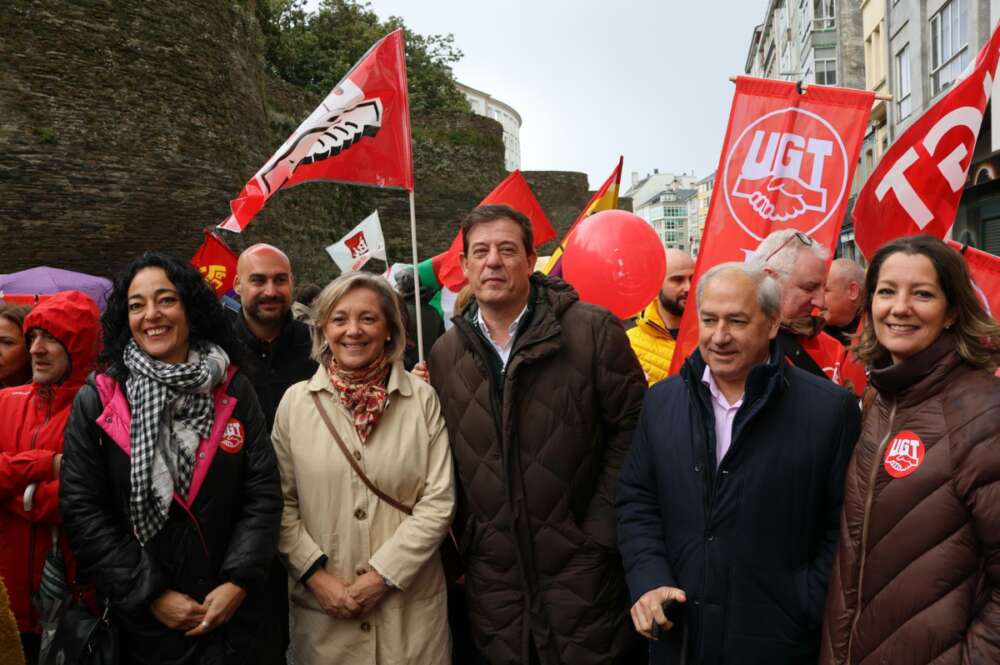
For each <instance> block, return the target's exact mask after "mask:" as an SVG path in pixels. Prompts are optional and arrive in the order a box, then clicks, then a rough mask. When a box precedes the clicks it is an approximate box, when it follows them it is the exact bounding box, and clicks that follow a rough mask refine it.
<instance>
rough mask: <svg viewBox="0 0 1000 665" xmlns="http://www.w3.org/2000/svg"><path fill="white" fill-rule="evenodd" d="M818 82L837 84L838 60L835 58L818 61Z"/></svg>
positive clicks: (820, 83) (821, 83)
mask: <svg viewBox="0 0 1000 665" xmlns="http://www.w3.org/2000/svg"><path fill="white" fill-rule="evenodd" d="M816 83H818V84H819V85H837V60H836V59H835V58H830V59H827V60H817V61H816Z"/></svg>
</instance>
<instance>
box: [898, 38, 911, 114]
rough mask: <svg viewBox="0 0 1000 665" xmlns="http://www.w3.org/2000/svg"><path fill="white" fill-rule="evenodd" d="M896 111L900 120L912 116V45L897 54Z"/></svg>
mask: <svg viewBox="0 0 1000 665" xmlns="http://www.w3.org/2000/svg"><path fill="white" fill-rule="evenodd" d="M895 97H896V111H897V112H898V116H899V118H898V120H904V119H906V118H909V117H910V112H911V111H912V110H913V109H912V107H911V102H912V100H911V99H910V45H909V44H907V45H906V46H904V47H903V48H902V49H901V50H900V52H899V53H897V54H896V93H895Z"/></svg>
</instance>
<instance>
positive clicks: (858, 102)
mask: <svg viewBox="0 0 1000 665" xmlns="http://www.w3.org/2000/svg"><path fill="white" fill-rule="evenodd" d="M874 98H875V93H873V92H869V91H865V90H849V89H846V88H834V87H830V86H822V85H810V86H809V87H808V89H807V90H806V91H805V92H804V93H803V92H800V90H799V88H798V87H797V86H796V84H795V83H791V82H788V81H774V80H767V79H756V78H748V77H744V76H741V77H739V78H737V79H736V94H735V96H734V97H733V106H732V110H731V111H730V114H729V128H728V129H727V130H726V139H725V142H724V143H723V147H722V155H721V156H720V157H719V168H718V170H717V171H716V176H715V186H714V188H713V191H712V200H711V202H710V203H709V207H708V217H707V218H706V219H705V232H704V234H703V235H702V239H701V250H700V251H699V252H698V262H697V264H696V266H695V273H694V278H693V280H692V281H693V283H692V285H691V292H692V293H696V283H697V280H698V278H699V277H700V276H701V275H702V274H704V272H705V271H706V270H708V269H709V268H711V267H712V266H715V265H718V264H720V263H725V262H727V261H745V260H746V259H747V258H748V257H750V256H752V255H753V253H754V252H755V251H756V250H757V246H758V245H759V244H760V242H761V241H762V240H763V239H764V238H766V237H767V236H768V235H769V234H771V233H772V232H773V231H780V230H783V229H794V230H796V231H801V232H803V233H805V234H807V235H809V236H810V237H811V238H812V240H813V241H815V242H817V243H819V244H821V245H825V246H827V247H830V248H831V249H832V248H833V247H836V244H837V239H838V236H839V234H840V226H841V221H842V218H843V214H844V207H845V206H846V204H847V199H848V196H849V195H850V189H851V180H852V179H853V176H854V168H855V166H856V164H857V161H858V151H859V150H860V149H861V140H862V138H863V137H864V131H865V126H866V123H867V121H868V115H869V113H871V107H872V101H873V100H874ZM697 344H698V316H697V311H696V308H695V307H688V308H686V309H685V311H684V317H683V319H682V320H681V329H680V332H679V333H678V336H677V348H676V349H675V351H674V359H673V362H672V365H671V373H674V372H677V371H678V370H679V369H680V367H681V364H682V363H683V362H684V359H685V358H687V356H688V355H690V353H691V352H692V351H693V350H694V348H695V347H696V346H697Z"/></svg>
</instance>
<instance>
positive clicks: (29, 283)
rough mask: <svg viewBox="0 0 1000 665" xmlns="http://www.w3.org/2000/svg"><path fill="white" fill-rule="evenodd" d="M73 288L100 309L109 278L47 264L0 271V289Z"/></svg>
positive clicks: (46, 291) (41, 291) (31, 292)
mask: <svg viewBox="0 0 1000 665" xmlns="http://www.w3.org/2000/svg"><path fill="white" fill-rule="evenodd" d="M74 290H75V291H83V292H84V293H86V294H87V295H88V296H90V297H91V298H93V299H94V302H96V303H97V306H98V307H99V308H100V310H101V311H102V312H103V311H104V305H105V304H106V303H107V300H108V294H109V293H110V292H111V280H109V279H106V278H104V277H97V276H95V275H87V274H85V273H82V272H72V271H70V270H60V269H59V268H49V267H48V266H38V267H37V268H28V269H27V270H22V271H20V272H12V273H10V274H9V275H0V291H6V292H7V293H17V294H25V295H34V294H51V293H59V292H60V291H74Z"/></svg>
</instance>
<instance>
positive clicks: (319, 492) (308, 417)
mask: <svg viewBox="0 0 1000 665" xmlns="http://www.w3.org/2000/svg"><path fill="white" fill-rule="evenodd" d="M313 320H314V321H315V322H316V327H315V329H314V333H313V356H314V358H315V359H316V360H317V361H318V362H319V364H320V367H319V369H318V370H317V372H316V374H315V375H314V376H313V378H312V379H310V380H309V381H303V382H301V383H298V384H296V385H294V386H292V387H291V388H290V389H289V390H288V391H287V392H286V393H285V396H284V398H283V399H282V400H281V404H280V406H279V407H278V412H277V416H276V418H275V423H274V430H273V432H272V441H273V443H274V447H275V450H276V452H277V456H278V467H279V469H280V471H281V489H282V493H283V495H284V511H283V514H282V519H281V540H280V543H279V549H280V551H281V553H282V554H283V555H284V556H285V557H287V564H288V571H289V575H290V580H289V586H290V610H291V617H290V619H291V651H292V656H293V659H294V662H295V663H296V664H297V665H320V664H321V663H322V664H325V663H333V662H336V663H338V664H343V665H351V664H353V663H365V664H370V663H379V664H380V665H382V664H384V665H389V664H391V663H399V664H402V663H406V664H407V665H445V664H446V663H448V661H449V654H448V651H449V649H448V643H449V641H448V624H447V601H446V593H445V578H444V574H443V571H442V567H441V560H440V556H439V555H438V547H439V546H440V544H441V541H442V540H443V539H444V537H445V535H446V534H447V533H448V527H449V525H450V524H451V518H452V515H453V513H454V507H455V495H454V485H453V475H452V462H451V452H450V449H449V446H448V435H447V432H446V431H445V427H444V420H443V418H442V417H441V412H440V405H439V404H438V400H437V396H436V395H435V393H434V390H433V389H432V388H431V387H430V386H429V385H427V384H426V383H425V382H423V381H421V380H420V379H418V378H416V377H414V376H412V375H411V374H409V373H407V372H406V371H405V370H404V368H403V363H402V360H401V359H402V355H403V350H404V348H405V341H406V340H405V329H404V327H403V325H402V321H401V317H400V313H399V309H398V307H397V305H396V300H395V299H394V296H393V293H392V289H391V287H390V286H389V284H388V283H387V282H386V281H385V280H384V279H382V278H380V277H377V276H374V275H370V274H367V273H349V274H346V275H342V276H341V277H339V278H337V279H336V280H334V281H333V282H331V283H330V284H329V285H327V286H326V288H324V289H323V291H322V293H320V295H319V296H318V297H317V299H316V302H315V303H314V305H313Z"/></svg>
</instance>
